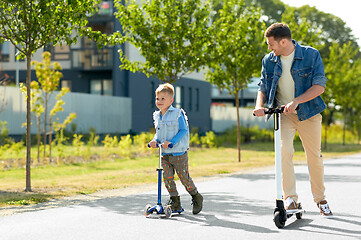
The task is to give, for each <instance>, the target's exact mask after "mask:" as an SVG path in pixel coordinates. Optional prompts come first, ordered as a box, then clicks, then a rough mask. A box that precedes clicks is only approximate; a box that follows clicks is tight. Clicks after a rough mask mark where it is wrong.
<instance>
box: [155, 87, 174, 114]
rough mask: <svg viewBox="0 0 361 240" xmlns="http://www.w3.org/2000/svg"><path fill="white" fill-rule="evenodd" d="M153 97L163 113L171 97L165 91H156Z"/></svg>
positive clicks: (169, 103)
mask: <svg viewBox="0 0 361 240" xmlns="http://www.w3.org/2000/svg"><path fill="white" fill-rule="evenodd" d="M156 95H157V96H156V98H155V105H157V108H158V109H159V110H160V111H161V112H162V114H164V113H165V112H166V111H167V110H168V108H169V107H170V105H172V103H173V97H172V96H171V95H170V94H169V93H166V92H158V93H157V94H156Z"/></svg>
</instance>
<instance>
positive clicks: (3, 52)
mask: <svg viewBox="0 0 361 240" xmlns="http://www.w3.org/2000/svg"><path fill="white" fill-rule="evenodd" d="M9 53H10V42H4V43H0V62H9V56H10V55H9Z"/></svg>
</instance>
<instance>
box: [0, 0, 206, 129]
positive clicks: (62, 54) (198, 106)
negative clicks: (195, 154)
mask: <svg viewBox="0 0 361 240" xmlns="http://www.w3.org/2000/svg"><path fill="white" fill-rule="evenodd" d="M89 26H90V27H91V28H92V29H93V30H97V31H101V32H102V33H105V34H111V33H112V32H114V31H118V30H120V29H121V26H120V23H119V21H118V20H117V19H116V18H115V17H114V16H113V2H112V1H102V3H101V6H100V9H99V12H98V14H96V15H95V16H92V17H90V18H89ZM119 48H122V50H123V51H124V52H126V54H127V56H128V57H129V58H131V59H137V58H139V54H138V52H137V51H136V49H134V48H132V47H131V46H129V45H128V44H123V45H121V46H116V47H104V48H102V49H98V48H97V46H96V44H95V42H93V41H91V40H89V39H87V38H81V39H79V40H78V42H77V43H76V44H73V45H70V46H69V45H65V44H64V45H62V46H60V45H56V46H47V47H45V48H44V49H43V50H40V51H38V52H36V53H35V54H34V56H33V59H34V60H37V61H41V59H42V58H41V54H42V52H43V51H49V52H51V54H52V60H53V61H57V62H59V63H60V64H61V66H62V68H63V70H62V73H63V78H62V79H61V83H60V86H59V87H68V88H69V89H70V90H71V92H78V93H87V94H97V95H104V96H116V97H129V98H131V100H132V103H131V104H132V107H131V109H132V110H131V112H130V113H129V114H131V119H132V127H131V132H134V133H139V132H143V131H149V130H150V129H152V127H153V120H152V113H153V112H154V111H155V110H156V106H155V95H154V91H155V89H156V88H157V87H158V85H159V84H160V83H161V81H160V80H159V79H157V78H147V77H146V76H145V75H144V74H142V73H132V72H130V71H125V70H120V69H119V65H120V59H119V54H118V49H119ZM0 52H1V58H0V67H1V68H2V70H3V72H5V73H7V74H8V75H9V76H10V79H11V81H13V82H16V83H17V82H25V80H26V62H25V61H24V60H20V61H17V60H16V58H15V55H16V50H15V47H14V46H12V45H11V44H10V43H9V42H5V43H3V44H0ZM32 79H33V80H35V79H36V76H35V72H34V71H32ZM202 79H203V76H202V74H197V73H195V74H192V75H190V76H189V77H188V78H187V77H186V78H182V79H180V80H178V82H177V83H176V84H175V89H176V93H175V94H176V96H175V106H176V107H182V108H183V109H184V110H185V111H186V112H187V115H188V117H189V123H190V128H191V129H192V128H197V129H199V131H200V132H206V131H209V130H210V128H211V121H210V105H211V85H210V84H209V83H208V82H205V81H203V80H202ZM89 111H91V108H90V107H89Z"/></svg>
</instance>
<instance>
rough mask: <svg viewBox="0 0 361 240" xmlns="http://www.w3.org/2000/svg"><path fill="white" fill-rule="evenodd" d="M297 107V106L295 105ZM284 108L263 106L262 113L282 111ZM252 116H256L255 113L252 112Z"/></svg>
mask: <svg viewBox="0 0 361 240" xmlns="http://www.w3.org/2000/svg"><path fill="white" fill-rule="evenodd" d="M297 109H298V107H297ZM284 110H285V107H275V108H265V109H264V113H265V114H274V113H283V111H284ZM253 116H256V115H255V114H254V113H253Z"/></svg>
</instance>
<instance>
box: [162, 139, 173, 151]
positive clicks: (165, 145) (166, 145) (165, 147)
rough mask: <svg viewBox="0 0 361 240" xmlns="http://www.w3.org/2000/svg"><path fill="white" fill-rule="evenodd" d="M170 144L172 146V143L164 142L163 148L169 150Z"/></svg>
mask: <svg viewBox="0 0 361 240" xmlns="http://www.w3.org/2000/svg"><path fill="white" fill-rule="evenodd" d="M169 144H171V142H168V141H164V142H163V143H162V147H163V149H167V148H168V146H169Z"/></svg>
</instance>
